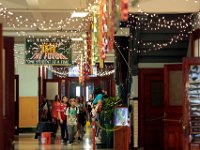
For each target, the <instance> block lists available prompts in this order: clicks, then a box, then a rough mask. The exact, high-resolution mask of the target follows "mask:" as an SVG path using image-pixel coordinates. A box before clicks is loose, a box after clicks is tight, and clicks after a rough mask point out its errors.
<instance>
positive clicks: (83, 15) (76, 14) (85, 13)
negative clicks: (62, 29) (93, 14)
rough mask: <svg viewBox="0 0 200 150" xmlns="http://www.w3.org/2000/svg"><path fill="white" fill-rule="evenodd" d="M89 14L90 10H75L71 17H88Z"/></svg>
mask: <svg viewBox="0 0 200 150" xmlns="http://www.w3.org/2000/svg"><path fill="white" fill-rule="evenodd" d="M88 14H89V12H75V11H74V12H73V13H72V15H71V18H75V17H79V18H83V17H86V16H87V15H88Z"/></svg>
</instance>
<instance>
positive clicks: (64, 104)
mask: <svg viewBox="0 0 200 150" xmlns="http://www.w3.org/2000/svg"><path fill="white" fill-rule="evenodd" d="M67 101H68V99H67V97H66V96H63V97H62V100H61V103H60V105H59V106H58V118H59V122H60V128H61V138H62V141H63V142H67V140H68V131H67V123H66V114H65V112H66V109H67V107H68V106H67Z"/></svg>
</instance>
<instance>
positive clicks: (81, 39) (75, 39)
mask: <svg viewBox="0 0 200 150" xmlns="http://www.w3.org/2000/svg"><path fill="white" fill-rule="evenodd" d="M71 40H72V41H83V38H71Z"/></svg>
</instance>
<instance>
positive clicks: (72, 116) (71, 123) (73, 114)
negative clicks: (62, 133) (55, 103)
mask: <svg viewBox="0 0 200 150" xmlns="http://www.w3.org/2000/svg"><path fill="white" fill-rule="evenodd" d="M70 104H71V106H70V107H68V108H67V111H66V115H67V126H68V133H69V143H73V140H74V136H75V134H76V132H77V115H78V114H79V110H78V108H77V107H76V100H75V99H74V98H72V99H71V100H70Z"/></svg>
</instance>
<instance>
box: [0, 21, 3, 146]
mask: <svg viewBox="0 0 200 150" xmlns="http://www.w3.org/2000/svg"><path fill="white" fill-rule="evenodd" d="M2 51H3V37H2V24H0V65H1V66H0V131H3V130H4V129H3V111H2V110H3V79H2V78H3V77H2V74H3V71H2V61H3V60H2ZM3 143H4V138H3V134H2V132H1V134H0V149H4V144H3Z"/></svg>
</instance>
